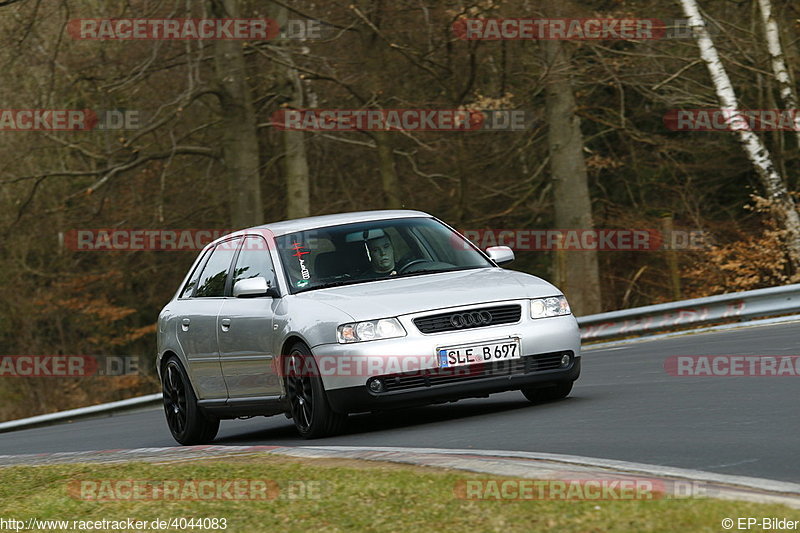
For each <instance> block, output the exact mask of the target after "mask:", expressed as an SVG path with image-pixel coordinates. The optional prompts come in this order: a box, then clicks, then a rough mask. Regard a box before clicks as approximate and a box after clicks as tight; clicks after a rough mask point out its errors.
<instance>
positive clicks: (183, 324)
mask: <svg viewBox="0 0 800 533" xmlns="http://www.w3.org/2000/svg"><path fill="white" fill-rule="evenodd" d="M190 323H191V320H190V319H188V318H184V319H183V320H181V329H182V330H183V331H189V324H190Z"/></svg>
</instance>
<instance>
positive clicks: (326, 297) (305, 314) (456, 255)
mask: <svg viewBox="0 0 800 533" xmlns="http://www.w3.org/2000/svg"><path fill="white" fill-rule="evenodd" d="M513 259H514V253H513V252H512V250H511V249H509V248H507V247H503V246H497V247H492V248H488V249H487V250H486V251H482V250H480V249H478V248H477V247H475V246H474V245H473V244H472V243H471V242H470V241H468V240H467V239H465V238H464V237H463V236H462V235H460V234H459V233H458V232H456V231H455V230H454V229H453V228H451V227H450V226H448V225H447V224H445V223H444V222H442V221H440V220H438V219H436V218H435V217H433V216H431V215H429V214H427V213H423V212H420V211H406V210H398V211H366V212H359V213H345V214H339V215H326V216H318V217H310V218H303V219H298V220H287V221H283V222H277V223H274V224H267V225H264V226H258V227H255V228H250V229H247V230H242V231H238V232H236V233H232V234H230V235H226V236H225V237H222V238H220V239H217V240H216V241H214V242H212V243H211V244H209V245H208V246H206V247H205V249H204V250H203V251H202V252H201V253H200V254H199V256H198V257H197V259H196V260H195V262H194V264H193V265H192V267H191V268H190V269H189V272H188V274H187V275H186V278H185V279H184V280H183V282H182V283H181V285H180V287H179V288H178V291H177V292H176V293H175V296H174V297H173V298H172V300H171V301H170V302H169V303H168V304H167V305H166V306H165V307H164V309H163V310H162V311H161V314H160V315H159V317H158V355H157V368H158V372H159V376H160V379H161V382H162V385H163V392H164V411H165V414H166V419H167V424H168V426H169V429H170V431H171V432H172V435H173V436H174V438H175V440H177V441H178V442H179V443H181V444H199V443H205V442H209V441H211V440H213V439H214V437H215V436H216V434H217V430H218V429H219V421H220V420H221V419H232V418H240V417H251V416H270V415H277V414H285V415H286V416H287V417H289V418H291V419H292V420H293V421H294V424H295V426H296V427H297V430H298V432H299V433H300V435H301V436H303V437H305V438H316V437H322V436H326V435H331V434H334V433H336V432H338V431H340V430H341V429H342V426H343V425H344V423H345V421H346V419H347V415H348V414H349V413H358V412H368V411H383V410H389V409H393V408H398V407H408V406H412V405H423V404H429V403H439V402H450V401H455V400H458V399H461V398H470V397H485V396H487V395H489V394H491V393H495V392H501V391H508V390H520V391H522V393H523V394H524V395H525V397H526V398H528V399H529V400H530V401H532V402H534V403H538V402H544V401H551V400H556V399H560V398H563V397H565V396H567V395H568V394H569V393H570V391H571V390H572V383H573V381H575V380H576V379H578V376H579V374H580V366H581V359H580V336H579V333H578V325H577V322H576V320H575V317H574V316H573V315H572V314H571V312H570V308H569V304H568V303H567V300H566V298H565V297H564V296H563V294H561V292H560V291H559V290H558V289H557V288H556V287H554V286H553V285H551V284H550V283H548V282H546V281H544V280H542V279H540V278H537V277H535V276H531V275H529V274H524V273H522V272H515V271H512V270H506V269H504V268H502V265H505V264H507V263H510V262H511V261H513Z"/></svg>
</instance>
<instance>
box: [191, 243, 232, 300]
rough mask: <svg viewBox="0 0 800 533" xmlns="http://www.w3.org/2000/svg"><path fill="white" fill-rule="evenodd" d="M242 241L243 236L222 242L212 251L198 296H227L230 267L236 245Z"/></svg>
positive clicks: (201, 276) (196, 294)
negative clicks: (226, 285)
mask: <svg viewBox="0 0 800 533" xmlns="http://www.w3.org/2000/svg"><path fill="white" fill-rule="evenodd" d="M240 242H242V239H241V237H239V238H236V239H233V240H230V241H225V242H221V243H219V244H218V245H217V247H216V248H214V251H213V252H211V257H209V258H208V262H207V263H206V266H205V267H204V268H203V273H202V274H200V281H199V284H198V286H197V291H196V292H195V296H196V297H201V298H208V297H213V296H225V282H226V281H228V269H229V268H230V266H231V261H232V260H233V256H234V254H235V253H236V247H237V246H238V245H239V243H240Z"/></svg>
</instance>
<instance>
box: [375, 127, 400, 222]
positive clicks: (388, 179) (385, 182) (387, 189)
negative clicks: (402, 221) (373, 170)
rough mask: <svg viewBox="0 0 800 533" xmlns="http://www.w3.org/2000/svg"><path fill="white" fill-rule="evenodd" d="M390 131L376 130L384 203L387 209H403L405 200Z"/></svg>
mask: <svg viewBox="0 0 800 533" xmlns="http://www.w3.org/2000/svg"><path fill="white" fill-rule="evenodd" d="M389 135H391V134H390V133H386V132H383V131H377V132H375V143H376V144H377V147H378V170H379V171H380V173H381V184H382V186H383V205H384V207H385V208H386V209H401V208H402V207H403V202H402V200H401V199H400V198H401V196H400V179H399V178H398V177H397V169H396V168H395V165H394V149H393V148H392V143H391V139H390V138H389Z"/></svg>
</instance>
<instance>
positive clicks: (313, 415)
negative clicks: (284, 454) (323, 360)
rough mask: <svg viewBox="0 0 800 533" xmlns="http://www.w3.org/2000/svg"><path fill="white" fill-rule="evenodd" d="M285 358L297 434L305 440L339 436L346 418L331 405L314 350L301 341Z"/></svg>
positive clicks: (291, 412)
mask: <svg viewBox="0 0 800 533" xmlns="http://www.w3.org/2000/svg"><path fill="white" fill-rule="evenodd" d="M286 359H287V360H286V362H285V365H286V366H285V368H286V369H287V372H286V395H287V397H288V400H289V405H290V413H289V414H290V415H291V417H292V419H293V420H294V425H295V427H296V428H297V432H298V433H300V436H301V437H303V438H304V439H316V438H320V437H327V436H330V435H334V434H336V433H339V432H340V431H341V430H342V428H343V426H344V423H345V421H346V420H347V415H346V414H342V413H337V412H336V411H334V410H333V409H332V408H331V406H330V403H328V397H327V395H326V394H325V387H323V385H322V377H321V376H320V374H319V370H318V368H317V365H316V362H315V361H314V357H313V356H312V355H311V350H310V349H309V348H308V347H307V346H306V345H305V344H303V343H300V342H298V343H297V344H295V345H294V346H292V349H291V350H289V355H288V356H286Z"/></svg>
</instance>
